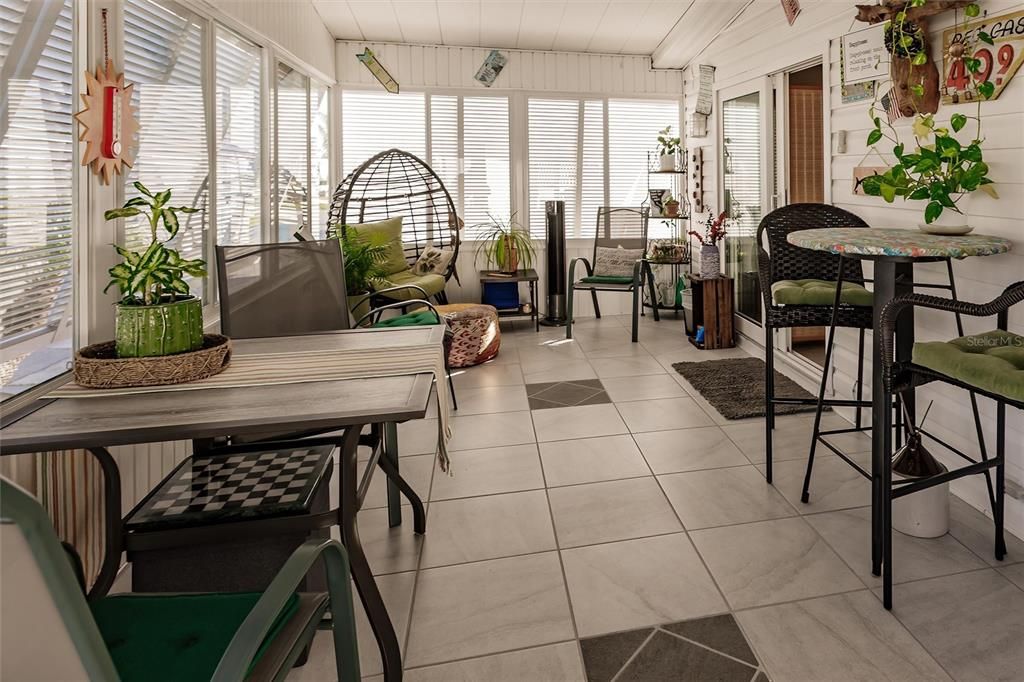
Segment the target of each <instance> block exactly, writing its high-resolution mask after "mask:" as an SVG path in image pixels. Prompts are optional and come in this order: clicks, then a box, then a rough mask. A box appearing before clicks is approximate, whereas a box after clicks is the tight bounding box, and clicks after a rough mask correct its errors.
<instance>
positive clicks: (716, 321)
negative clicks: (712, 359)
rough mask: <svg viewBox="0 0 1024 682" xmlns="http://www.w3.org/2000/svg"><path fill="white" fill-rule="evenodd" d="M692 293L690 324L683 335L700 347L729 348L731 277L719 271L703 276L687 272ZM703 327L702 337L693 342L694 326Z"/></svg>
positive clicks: (730, 341)
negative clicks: (702, 339)
mask: <svg viewBox="0 0 1024 682" xmlns="http://www.w3.org/2000/svg"><path fill="white" fill-rule="evenodd" d="M686 279H687V280H688V281H689V282H690V290H691V294H692V296H693V325H692V329H687V330H686V335H687V338H689V339H690V343H692V344H693V345H694V346H696V347H697V348H700V349H702V350H704V349H712V348H732V347H733V346H734V345H735V342H734V340H733V318H732V299H733V281H732V278H731V277H725V276H724V275H719V276H718V277H713V278H709V279H704V278H703V277H700V276H699V275H696V274H693V273H688V274H687V275H686ZM698 327H704V341H703V343H697V328H698Z"/></svg>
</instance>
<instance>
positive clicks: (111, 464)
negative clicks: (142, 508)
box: [88, 448, 124, 601]
mask: <svg viewBox="0 0 1024 682" xmlns="http://www.w3.org/2000/svg"><path fill="white" fill-rule="evenodd" d="M88 452H89V454H91V455H92V456H93V457H95V458H96V461H97V462H98V463H99V465H100V471H102V472H103V532H104V537H103V561H102V563H101V564H100V570H99V574H98V575H97V576H96V580H95V582H93V584H92V589H91V590H89V594H88V599H89V601H95V600H97V599H99V598H101V597H104V596H106V594H107V592H109V591H110V588H111V587H113V585H114V580H116V579H117V571H118V568H120V566H121V552H122V549H123V547H124V524H123V521H122V519H121V471H120V469H118V468H117V461H116V460H115V459H114V458H113V457H112V456H111V455H110V451H109V450H107V449H106V448H89V450H88Z"/></svg>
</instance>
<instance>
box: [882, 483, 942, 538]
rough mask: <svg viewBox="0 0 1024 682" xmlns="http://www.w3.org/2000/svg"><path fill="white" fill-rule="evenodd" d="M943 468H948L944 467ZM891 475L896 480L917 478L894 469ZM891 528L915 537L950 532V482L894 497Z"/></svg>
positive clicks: (932, 536)
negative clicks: (903, 474)
mask: <svg viewBox="0 0 1024 682" xmlns="http://www.w3.org/2000/svg"><path fill="white" fill-rule="evenodd" d="M942 471H943V472H946V471H947V469H946V467H945V466H943V467H942ZM892 477H893V480H914V479H912V478H911V477H909V476H901V475H900V474H898V473H896V472H893V474H892ZM894 489H895V490H898V489H899V488H898V487H897V488H894ZM892 527H893V528H895V529H896V530H898V531H899V532H901V533H903V534H905V535H910V536H912V537H915V538H937V537H940V536H942V535H945V534H946V533H948V532H949V483H948V482H947V483H942V484H940V485H936V486H932V487H931V488H925V489H924V490H918V491H917V492H916V493H911V494H910V495H907V496H905V497H900V498H897V499H895V500H893V501H892Z"/></svg>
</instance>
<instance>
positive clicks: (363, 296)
mask: <svg viewBox="0 0 1024 682" xmlns="http://www.w3.org/2000/svg"><path fill="white" fill-rule="evenodd" d="M338 242H339V243H340V244H341V251H342V253H343V254H344V256H345V292H346V293H347V294H348V297H349V305H350V306H352V314H353V315H354V316H355V318H356V319H357V320H358V319H359V318H361V317H362V316H363V315H365V314H366V313H367V312H369V310H370V293H371V292H372V291H373V290H374V288H375V285H376V283H377V282H379V281H381V280H383V279H384V278H385V277H387V273H386V272H384V267H383V263H384V261H385V259H386V258H387V254H388V245H387V243H386V242H385V241H383V240H382V239H377V238H375V237H374V238H367V237H360V236H358V235H357V234H356V233H355V232H354V231H353V230H339V231H338Z"/></svg>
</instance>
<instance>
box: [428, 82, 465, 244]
mask: <svg viewBox="0 0 1024 682" xmlns="http://www.w3.org/2000/svg"><path fill="white" fill-rule="evenodd" d="M428 156H429V158H428V159H427V163H429V164H430V167H431V168H433V169H434V172H435V173H437V176H438V177H439V178H441V182H442V183H444V186H445V187H446V188H447V189H448V193H449V194H451V195H452V200H453V201H454V202H455V205H456V206H458V204H459V196H460V195H461V193H462V186H461V183H462V175H461V173H460V170H461V169H460V162H459V159H461V158H462V154H461V153H460V151H459V98H458V97H456V96H451V95H431V96H430V153H429V155H428ZM463 220H465V217H463ZM465 222H466V225H467V226H469V225H471V223H470V222H469V221H468V220H466V221H465Z"/></svg>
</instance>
